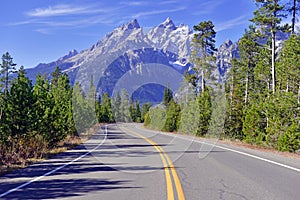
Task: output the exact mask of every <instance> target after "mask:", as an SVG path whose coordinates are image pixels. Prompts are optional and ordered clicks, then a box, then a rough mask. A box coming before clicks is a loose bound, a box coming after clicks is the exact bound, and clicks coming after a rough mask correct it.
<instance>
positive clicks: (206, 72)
mask: <svg viewBox="0 0 300 200" xmlns="http://www.w3.org/2000/svg"><path fill="white" fill-rule="evenodd" d="M193 28H194V30H195V31H196V32H197V33H196V34H194V38H193V41H192V47H193V50H192V60H193V62H194V68H193V70H194V72H195V73H196V82H197V81H198V79H199V74H201V92H202V93H203V92H204V90H205V81H206V79H209V78H210V77H211V71H212V68H213V67H215V65H213V64H212V62H213V61H214V60H215V58H214V56H213V54H214V52H215V51H216V48H215V37H216V32H215V30H214V25H213V23H212V22H211V21H204V22H200V23H199V24H198V25H196V26H194V27H193ZM190 80H193V81H194V79H193V78H192V77H191V79H190Z"/></svg>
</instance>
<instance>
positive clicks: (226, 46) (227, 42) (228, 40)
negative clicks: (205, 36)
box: [220, 39, 233, 48]
mask: <svg viewBox="0 0 300 200" xmlns="http://www.w3.org/2000/svg"><path fill="white" fill-rule="evenodd" d="M232 44H233V42H232V41H231V40H230V39H227V40H225V42H224V43H223V44H221V46H220V48H228V47H229V46H231V45H232Z"/></svg>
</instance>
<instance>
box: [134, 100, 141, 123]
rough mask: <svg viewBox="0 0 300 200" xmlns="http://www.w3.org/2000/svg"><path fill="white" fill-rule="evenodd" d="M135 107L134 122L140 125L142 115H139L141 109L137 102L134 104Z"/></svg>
mask: <svg viewBox="0 0 300 200" xmlns="http://www.w3.org/2000/svg"><path fill="white" fill-rule="evenodd" d="M135 107H136V111H135V113H136V120H135V122H138V123H141V122H142V113H141V108H140V104H139V102H138V101H136V102H135Z"/></svg>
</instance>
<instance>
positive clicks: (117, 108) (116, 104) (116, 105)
mask: <svg viewBox="0 0 300 200" xmlns="http://www.w3.org/2000/svg"><path fill="white" fill-rule="evenodd" d="M121 101H122V99H121V95H120V93H119V92H117V95H116V98H115V101H114V106H113V113H114V119H115V121H116V122H121V120H122V118H121Z"/></svg>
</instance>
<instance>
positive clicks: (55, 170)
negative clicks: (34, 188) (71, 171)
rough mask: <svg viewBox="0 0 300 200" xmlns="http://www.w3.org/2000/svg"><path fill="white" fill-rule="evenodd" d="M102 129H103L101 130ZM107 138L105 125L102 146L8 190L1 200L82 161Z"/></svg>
mask: <svg viewBox="0 0 300 200" xmlns="http://www.w3.org/2000/svg"><path fill="white" fill-rule="evenodd" d="M100 129H101V128H100ZM106 138H107V125H105V137H104V139H103V140H102V142H101V143H100V144H98V145H97V146H96V147H95V148H93V149H92V150H90V151H88V152H86V153H85V154H83V155H81V156H79V157H78V158H75V159H74V160H72V161H70V162H68V163H65V164H64V165H62V166H60V167H57V168H56V169H54V170H52V171H49V172H47V173H45V174H43V175H42V176H38V177H36V178H34V179H31V180H30V181H28V182H26V183H23V184H22V185H19V186H18V187H15V188H13V189H10V190H8V191H7V192H5V193H3V194H0V198H1V197H4V196H6V195H8V194H10V193H12V192H15V191H17V190H19V189H21V188H23V187H26V186H27V185H29V184H31V183H33V182H36V181H39V180H40V179H42V178H44V177H46V176H49V175H51V174H53V173H55V172H57V171H58V170H61V169H63V168H65V167H66V166H68V165H71V164H73V163H74V162H76V161H78V160H80V159H82V158H83V157H85V156H87V155H88V154H90V153H92V152H93V151H95V150H96V149H97V148H99V147H100V146H101V145H102V144H103V143H104V141H105V140H106Z"/></svg>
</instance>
